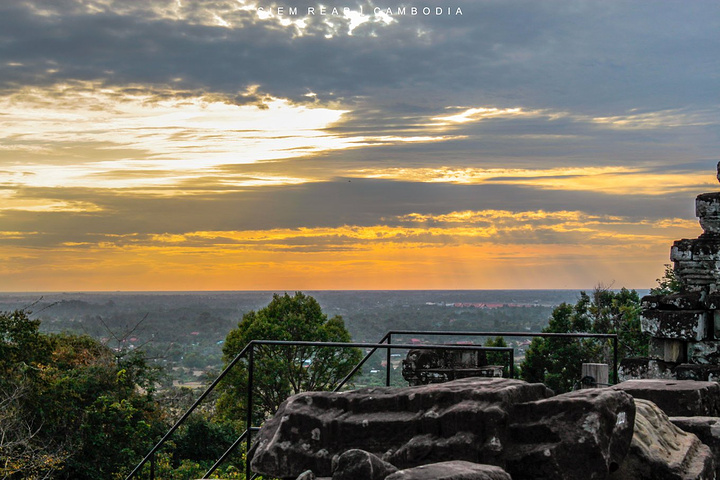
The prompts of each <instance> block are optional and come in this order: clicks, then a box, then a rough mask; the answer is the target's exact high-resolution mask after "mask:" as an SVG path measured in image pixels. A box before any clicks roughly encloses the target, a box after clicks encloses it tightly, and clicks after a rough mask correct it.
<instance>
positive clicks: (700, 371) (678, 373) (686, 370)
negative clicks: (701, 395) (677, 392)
mask: <svg viewBox="0 0 720 480" xmlns="http://www.w3.org/2000/svg"><path fill="white" fill-rule="evenodd" d="M675 378H677V379H678V380H697V381H699V382H704V381H706V380H707V368H706V367H705V366H704V365H697V364H690V363H683V364H680V365H678V366H677V367H675Z"/></svg>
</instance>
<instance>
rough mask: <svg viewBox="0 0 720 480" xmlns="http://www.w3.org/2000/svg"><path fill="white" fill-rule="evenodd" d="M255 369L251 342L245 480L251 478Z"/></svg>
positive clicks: (252, 343)
mask: <svg viewBox="0 0 720 480" xmlns="http://www.w3.org/2000/svg"><path fill="white" fill-rule="evenodd" d="M254 369H255V342H254V341H252V342H250V351H249V352H248V384H247V416H246V426H245V430H246V431H247V438H246V443H245V445H246V447H245V478H246V479H249V478H250V473H251V472H250V445H251V443H252V409H253V394H252V392H253V373H254Z"/></svg>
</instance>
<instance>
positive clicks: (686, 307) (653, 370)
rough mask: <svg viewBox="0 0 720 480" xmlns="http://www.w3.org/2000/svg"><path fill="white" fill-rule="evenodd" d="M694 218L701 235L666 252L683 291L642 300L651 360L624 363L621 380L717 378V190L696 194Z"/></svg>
mask: <svg viewBox="0 0 720 480" xmlns="http://www.w3.org/2000/svg"><path fill="white" fill-rule="evenodd" d="M718 180H719V181H720V163H718ZM695 215H696V216H697V217H698V219H699V220H700V226H701V227H702V229H703V233H702V234H701V235H700V236H699V237H698V238H694V239H683V240H677V241H676V242H675V243H674V244H673V246H672V249H671V251H670V260H672V262H673V267H674V271H675V275H676V276H677V277H678V279H679V280H680V281H681V283H682V289H681V291H680V293H674V294H670V295H650V296H646V297H644V298H643V299H642V318H641V321H642V329H643V331H645V332H648V333H649V334H650V335H651V336H652V338H651V340H650V353H649V356H650V358H649V359H644V360H642V361H641V360H640V359H629V360H628V361H627V362H624V364H623V366H622V372H623V374H624V375H625V377H626V378H633V377H634V378H676V379H693V380H708V379H709V380H720V192H713V193H703V194H701V195H698V196H697V198H696V199H695Z"/></svg>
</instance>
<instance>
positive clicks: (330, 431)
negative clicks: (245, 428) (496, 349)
mask: <svg viewBox="0 0 720 480" xmlns="http://www.w3.org/2000/svg"><path fill="white" fill-rule="evenodd" d="M552 395H553V392H552V391H551V390H550V389H548V388H547V387H545V386H544V385H542V384H539V383H537V384H530V383H526V382H523V381H521V380H513V379H507V378H505V379H503V378H466V379H462V380H455V381H452V382H447V383H439V384H430V385H422V386H417V387H407V388H390V387H382V388H367V389H360V390H354V391H349V392H343V393H332V392H306V393H301V394H299V395H294V396H292V397H290V398H289V399H288V400H287V401H285V402H284V403H283V404H282V405H281V406H280V409H279V410H278V412H277V413H276V414H275V416H274V417H273V418H271V419H269V420H268V421H266V422H265V424H264V425H263V427H262V429H261V430H260V432H258V435H257V439H256V443H255V446H254V451H251V452H250V453H251V455H250V456H251V457H252V461H251V466H252V469H253V471H255V472H256V473H259V474H262V475H266V476H270V477H277V478H295V477H297V475H299V474H300V473H301V472H303V471H305V470H312V471H313V472H315V474H316V475H318V476H330V475H331V473H332V458H333V457H334V456H336V455H340V454H342V453H343V452H345V451H346V450H349V449H353V448H358V449H362V450H365V451H367V452H370V453H372V454H374V455H376V456H378V457H379V458H381V459H382V460H383V461H386V462H388V463H391V464H393V465H395V466H396V467H398V468H400V469H404V468H411V467H416V466H418V465H423V464H427V463H436V462H440V461H446V460H466V461H470V462H473V463H485V464H492V465H499V466H501V464H502V463H503V454H504V451H505V444H506V441H507V435H508V434H507V425H508V421H509V419H510V418H511V412H510V411H511V409H512V408H513V405H514V404H516V403H524V402H529V401H534V400H540V399H543V398H547V397H550V396H552Z"/></svg>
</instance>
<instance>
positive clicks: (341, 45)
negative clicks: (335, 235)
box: [0, 0, 720, 114]
mask: <svg viewBox="0 0 720 480" xmlns="http://www.w3.org/2000/svg"><path fill="white" fill-rule="evenodd" d="M162 3H163V4H164V5H165V6H167V3H165V2H162ZM189 3H191V4H194V5H195V6H194V7H192V10H190V9H186V10H185V11H184V14H185V15H187V16H188V19H189V21H181V20H171V19H163V18H160V17H158V16H157V15H149V14H147V12H148V11H152V9H151V8H150V5H152V4H150V3H148V6H147V8H146V9H145V10H143V9H142V7H141V5H140V4H139V3H137V2H133V3H131V4H129V5H130V6H128V4H126V3H125V2H119V1H118V2H115V3H114V4H113V7H112V8H110V9H106V10H105V11H101V12H99V13H86V11H85V10H84V9H83V8H80V7H79V6H78V3H76V2H70V1H65V2H62V3H57V2H33V3H29V2H28V3H19V2H5V4H3V6H2V7H0V32H2V33H0V64H4V65H6V66H4V67H3V75H2V84H3V86H5V87H6V88H12V87H15V86H17V85H45V84H49V83H54V82H64V81H68V80H96V81H101V82H105V83H107V84H111V85H124V84H128V83H132V84H149V85H157V84H162V85H173V86H176V87H178V88H190V89H202V90H206V91H210V92H220V93H223V94H226V95H228V98H229V99H233V100H232V101H236V102H238V101H239V102H246V101H249V102H257V101H259V100H261V95H262V94H265V93H268V94H272V95H275V96H282V97H289V98H294V99H296V100H298V101H308V97H305V95H306V94H307V93H308V91H312V92H315V93H317V94H318V96H319V97H320V98H322V99H333V98H346V99H351V98H356V97H362V98H363V102H369V103H371V104H375V105H377V106H378V108H382V109H384V110H395V109H397V110H398V111H399V110H400V109H402V108H403V106H405V105H414V106H418V107H419V108H422V106H423V105H424V106H426V107H437V106H439V105H443V106H445V105H450V104H469V105H478V104H481V105H484V104H489V105H501V106H513V105H522V106H526V107H530V108H555V109H571V110H573V111H576V112H585V113H588V112H592V113H598V112H605V113H608V114H612V113H613V112H622V111H626V110H628V109H631V108H648V109H652V110H657V109H666V108H678V107H685V106H688V105H694V106H701V105H706V104H707V103H708V102H710V103H713V104H716V103H717V102H716V100H715V95H714V93H715V92H716V90H717V80H716V79H717V74H718V68H719V66H720V65H719V64H718V61H717V51H719V50H720V4H718V3H717V2H715V1H702V0H698V1H694V2H692V3H690V4H687V3H681V2H637V1H619V2H610V3H609V2H567V1H552V0H548V1H542V2H537V1H534V0H533V1H530V0H523V1H521V0H517V1H515V0H514V1H506V2H495V1H484V2H478V1H469V0H462V1H455V2H452V5H454V6H455V5H456V6H460V7H462V10H463V13H464V15H463V16H448V15H443V16H429V17H424V16H422V15H419V16H415V17H411V16H404V17H396V19H397V20H398V21H397V22H395V23H393V24H392V25H389V26H380V25H378V24H364V25H361V26H360V27H358V28H357V29H356V30H355V31H354V32H353V35H352V36H348V35H344V34H339V35H336V36H334V37H333V38H326V35H328V34H329V32H330V31H331V27H329V26H327V25H326V24H325V23H322V22H321V20H322V19H321V18H320V17H319V16H316V17H312V18H310V19H309V20H310V21H309V27H308V29H307V31H305V32H304V34H303V35H302V36H299V35H297V33H298V32H296V31H294V30H293V29H292V28H284V27H281V26H279V25H278V24H277V23H276V22H274V21H272V20H264V21H260V20H258V19H257V18H256V17H255V16H254V12H252V11H241V10H235V11H232V12H231V13H227V15H231V17H230V16H229V17H228V18H230V20H232V22H233V25H234V28H224V27H219V26H207V25H203V24H200V23H199V21H200V20H202V18H204V17H203V15H204V16H205V17H208V16H209V14H205V13H203V11H205V10H207V8H208V7H213V5H214V7H213V8H216V9H219V10H217V11H220V12H229V10H228V8H226V6H224V4H223V2H214V3H212V2H211V3H208V2H189ZM292 3H293V2H286V3H284V4H286V5H290V4H292ZM305 3H307V2H305ZM305 3H303V5H305ZM53 4H54V5H53ZM58 5H59V6H58ZM397 5H398V3H397V2H395V1H389V2H385V3H383V6H387V7H395V6H397ZM31 6H32V8H31ZM330 6H331V5H330ZM40 7H43V8H51V9H52V10H53V11H54V12H56V14H54V15H39V14H37V13H34V11H36V10H37V9H38V8H40ZM188 8H189V7H188ZM113 9H114V10H113ZM133 9H135V10H133ZM223 9H224V10H223ZM333 21H334V22H335V23H340V24H342V23H343V22H345V25H344V28H347V21H346V20H344V19H342V18H335V19H333ZM340 26H341V27H343V25H340ZM419 32H421V33H419ZM8 64H16V66H7V65H8ZM250 85H259V86H260V88H259V90H258V95H260V97H258V98H243V97H240V98H238V97H237V94H238V92H244V91H246V88H247V87H248V86H250Z"/></svg>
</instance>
